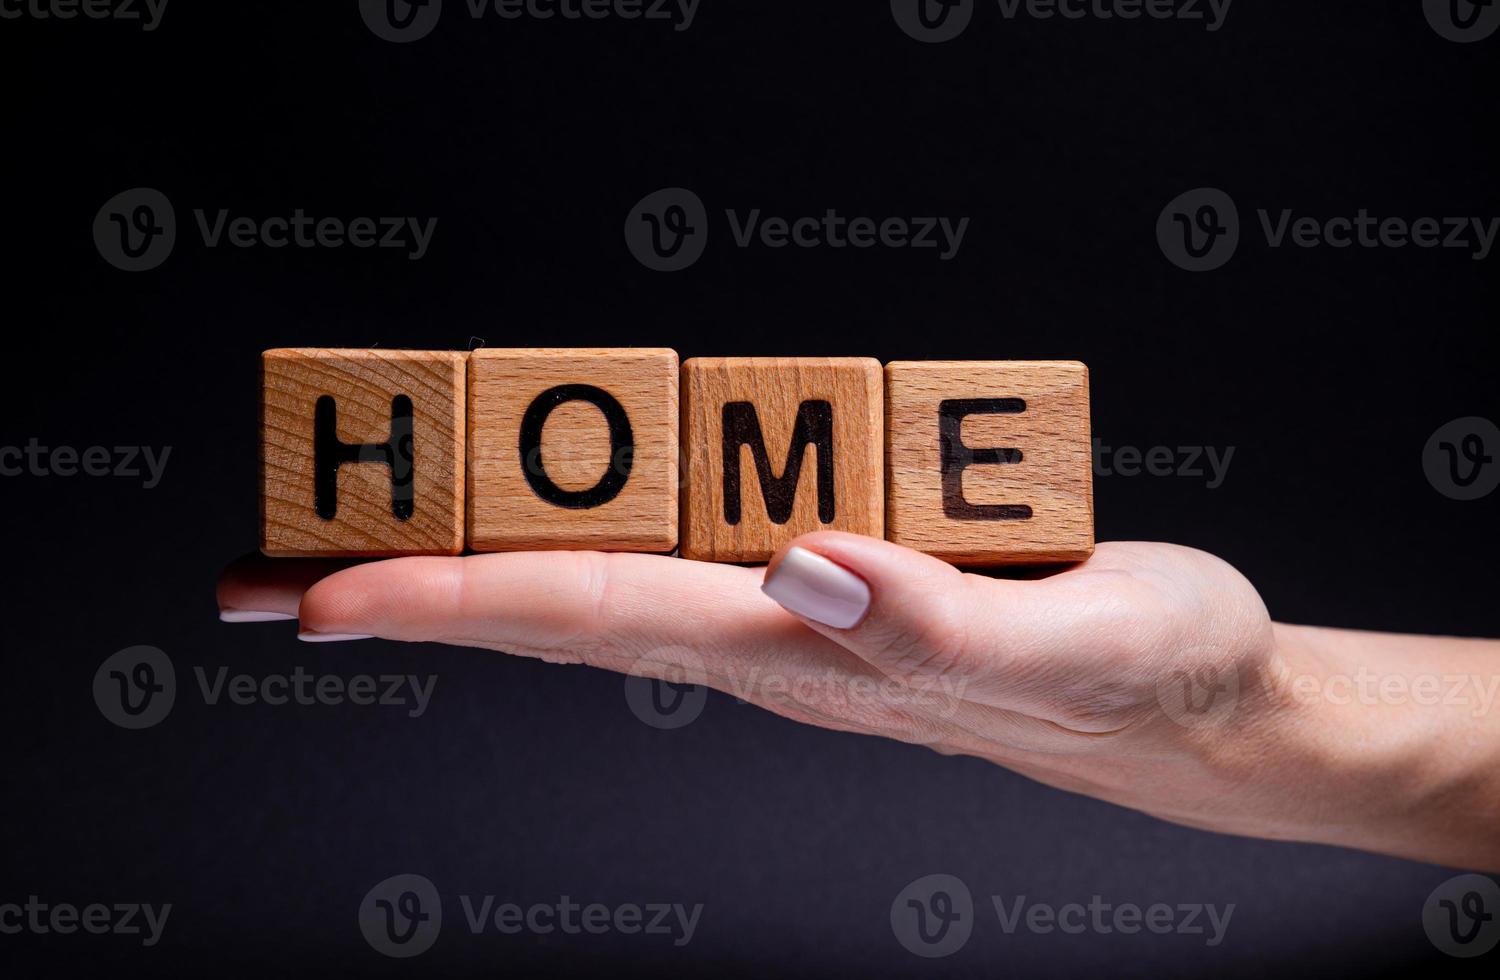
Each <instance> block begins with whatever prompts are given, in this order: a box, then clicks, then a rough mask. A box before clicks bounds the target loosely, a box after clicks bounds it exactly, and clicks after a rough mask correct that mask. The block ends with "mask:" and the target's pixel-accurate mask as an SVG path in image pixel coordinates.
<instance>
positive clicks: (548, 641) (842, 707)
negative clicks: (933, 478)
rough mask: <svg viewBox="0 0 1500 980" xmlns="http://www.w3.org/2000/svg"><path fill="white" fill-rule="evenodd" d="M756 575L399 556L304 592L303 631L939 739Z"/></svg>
mask: <svg viewBox="0 0 1500 980" xmlns="http://www.w3.org/2000/svg"><path fill="white" fill-rule="evenodd" d="M760 577H761V576H760V571H759V569H750V568H740V567H736V566H731V565H718V564H711V563H706V562H693V561H685V560H682V559H676V558H665V557H661V556H652V555H625V554H611V555H606V554H598V553H592V552H518V553H507V554H490V555H473V556H470V557H466V558H396V559H390V560H387V561H381V562H376V563H372V564H368V565H361V566H359V567H355V568H350V569H347V570H345V571H342V572H339V573H337V574H335V575H332V576H330V577H328V578H326V579H324V580H322V581H320V582H318V583H317V584H316V585H314V586H313V587H312V588H311V589H309V590H308V592H307V594H306V595H305V596H304V597H303V600H302V604H301V608H300V617H301V620H302V628H303V631H304V632H303V633H302V637H303V638H304V639H310V640H316V639H319V638H321V637H322V636H325V635H332V636H334V637H339V638H343V637H348V636H351V635H352V636H378V637H383V638H386V639H393V640H406V641H437V642H443V643H452V644H457V645H461V646H473V647H482V648H486V649H492V650H500V651H503V652H506V653H512V654H517V655H520V656H527V657H534V658H537V659H542V660H546V661H549V662H553V663H583V664H588V665H590V666H595V667H602V668H605V669H609V670H614V671H618V672H620V673H626V674H635V675H639V676H647V677H656V678H660V679H663V680H669V681H673V682H677V683H690V684H704V685H706V686H709V687H712V688H714V689H716V690H720V691H723V692H726V693H728V694H731V695H733V696H734V697H737V698H740V699H741V700H744V701H748V702H751V703H754V704H757V705H760V706H761V707H764V708H768V709H769V710H772V711H774V712H776V713H778V714H781V715H784V716H786V717H790V718H793V719H795V720H797V721H802V722H805V723H809V724H815V725H819V726H822V727H825V728H833V729H836V730H840V731H852V732H860V733H865V734H880V735H885V736H887V737H893V738H900V739H903V740H907V741H921V742H924V743H926V742H931V741H933V740H934V739H935V738H936V737H937V731H938V727H939V723H938V721H936V720H934V719H933V718H932V717H930V713H929V712H927V711H926V710H925V705H924V704H923V703H919V702H917V701H915V700H914V699H912V698H909V697H905V698H902V697H897V698H886V697H884V696H883V695H884V693H885V692H884V691H883V690H882V689H881V687H880V684H881V682H888V679H887V678H885V677H884V675H882V674H880V673H879V672H878V671H875V670H874V669H873V668H871V667H870V666H869V665H868V664H866V663H864V662H863V661H861V660H860V659H859V658H858V657H856V656H854V655H853V654H851V653H850V652H849V651H847V650H845V649H843V648H842V647H840V646H839V645H838V644H836V643H833V642H831V641H829V640H827V639H826V638H824V637H821V636H819V635H818V634H816V633H814V632H812V631H810V630H808V629H807V628H806V627H805V626H804V625H803V624H802V623H800V622H798V621H797V620H796V619H795V618H794V617H792V616H789V615H787V613H786V612H785V611H784V610H783V609H781V608H780V607H779V606H778V605H777V604H776V603H774V602H772V601H771V600H770V599H768V598H767V597H766V596H765V595H763V594H762V593H761V591H760V588H759V585H760Z"/></svg>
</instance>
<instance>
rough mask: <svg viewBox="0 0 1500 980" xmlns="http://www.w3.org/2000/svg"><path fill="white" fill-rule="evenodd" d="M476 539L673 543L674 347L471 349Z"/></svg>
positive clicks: (528, 545) (544, 543)
mask: <svg viewBox="0 0 1500 980" xmlns="http://www.w3.org/2000/svg"><path fill="white" fill-rule="evenodd" d="M469 425H470V430H469V547H471V548H473V549H474V550H475V551H515V550H541V549H549V548H592V549H599V550H603V551H661V552H666V551H671V550H672V549H673V548H675V547H677V487H678V483H679V478H678V452H677V352H676V351H673V350H668V349H665V348H603V349H598V348H579V349H571V350H569V349H559V348H533V349H515V350H504V349H496V350H477V351H474V352H473V353H472V354H470V355H469Z"/></svg>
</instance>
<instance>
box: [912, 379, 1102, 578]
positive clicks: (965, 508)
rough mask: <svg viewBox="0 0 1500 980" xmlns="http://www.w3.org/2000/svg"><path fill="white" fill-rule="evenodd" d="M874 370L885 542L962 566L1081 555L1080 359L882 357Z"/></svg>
mask: <svg viewBox="0 0 1500 980" xmlns="http://www.w3.org/2000/svg"><path fill="white" fill-rule="evenodd" d="M885 377H886V484H887V485H886V491H887V500H888V502H889V506H888V509H887V511H886V535H887V537H888V538H889V539H890V540H891V541H894V542H896V543H897V544H900V545H905V546H906V547H908V548H914V549H916V550H917V551H923V552H926V553H927V554H930V555H935V556H936V557H938V558H942V559H944V560H946V561H950V562H953V563H954V564H956V565H969V566H989V565H1022V564H1030V565H1041V564H1052V563H1062V562H1075V561H1082V560H1083V559H1085V558H1087V557H1088V556H1089V555H1091V554H1093V552H1094V495H1093V486H1094V484H1093V451H1092V442H1091V435H1090V431H1089V373H1088V368H1087V367H1085V366H1084V365H1083V364H1080V363H1078V362H1077V361H892V362H891V363H890V364H887V365H886V368H885Z"/></svg>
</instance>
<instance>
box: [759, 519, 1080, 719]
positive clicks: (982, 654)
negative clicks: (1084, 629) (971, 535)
mask: <svg viewBox="0 0 1500 980" xmlns="http://www.w3.org/2000/svg"><path fill="white" fill-rule="evenodd" d="M761 590H762V591H763V592H765V594H766V595H768V596H770V597H771V598H772V599H774V600H776V602H778V603H780V604H781V606H782V608H784V609H786V610H787V611H788V612H790V613H792V614H793V615H795V616H797V617H798V618H800V619H801V620H802V621H803V622H804V623H806V624H807V625H808V626H809V627H811V628H812V629H814V630H816V631H818V632H819V633H821V634H823V635H824V636H826V637H828V638H829V639H831V640H833V641H834V642H836V643H838V644H839V645H841V646H843V647H845V648H846V649H848V650H850V651H851V652H853V653H854V654H856V655H857V656H859V657H860V658H861V659H863V660H865V661H866V662H868V663H870V664H871V665H872V666H874V667H876V668H877V669H879V670H880V671H881V672H883V673H885V674H886V675H887V676H890V677H893V678H896V679H898V680H901V681H904V682H906V683H908V684H911V685H913V686H929V685H931V684H933V683H935V682H942V683H943V684H945V685H946V684H954V685H961V691H960V692H959V696H961V697H962V698H963V699H965V700H969V701H975V702H978V703H982V704H989V705H991V706H993V707H997V708H1004V709H1008V710H1012V711H1020V712H1024V713H1026V714H1029V715H1032V716H1034V717H1042V718H1053V717H1054V716H1055V715H1059V714H1063V715H1066V714H1068V713H1067V712H1066V711H1065V710H1064V711H1062V712H1059V711H1058V707H1059V706H1058V704H1057V691H1058V689H1059V688H1060V687H1061V688H1064V689H1065V688H1067V687H1069V686H1071V685H1070V684H1069V682H1068V678H1067V673H1068V671H1069V666H1068V665H1069V662H1070V660H1071V659H1072V658H1071V657H1070V656H1069V653H1070V650H1069V646H1070V644H1071V643H1072V642H1073V641H1074V640H1075V639H1076V638H1077V637H1078V631H1077V626H1078V625H1079V624H1078V623H1076V622H1075V620H1076V619H1078V618H1079V617H1080V616H1081V615H1083V613H1082V612H1081V611H1080V609H1079V604H1077V603H1075V602H1069V601H1065V597H1064V596H1060V595H1057V594H1056V592H1055V590H1049V589H1048V588H1047V582H1046V581H1045V580H1043V581H1037V582H1026V581H1009V580H1004V579H991V578H987V577H983V576H978V575H967V574H964V573H963V572H960V571H959V570H958V569H956V568H954V567H953V566H952V565H949V564H947V563H946V562H943V561H940V560H939V559H937V558H933V557H931V556H930V555H924V554H921V553H920V552H916V551H912V550H911V549H909V548H903V547H901V546H899V545H895V544H891V543H890V542H888V541H881V540H879V539H877V538H870V537H864V536H862V535H856V534H845V533H842V532H837V531H819V532H816V533H813V534H806V535H803V536H801V537H799V538H797V539H796V540H795V541H793V542H792V543H791V544H790V545H788V546H786V547H785V548H783V549H782V550H781V551H780V552H778V553H777V555H776V556H775V558H774V559H773V560H772V563H771V565H770V566H769V567H768V568H767V569H766V578H765V582H764V584H762V586H761Z"/></svg>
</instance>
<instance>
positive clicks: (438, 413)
mask: <svg viewBox="0 0 1500 980" xmlns="http://www.w3.org/2000/svg"><path fill="white" fill-rule="evenodd" d="M465 357H466V355H464V354H461V353H455V352H451V351H398V350H325V349H318V348H310V349H303V350H270V351H266V352H265V354H264V355H262V360H261V376H262V397H263V401H262V405H261V473H260V491H261V492H260V505H261V506H260V513H261V523H260V527H261V531H260V547H261V551H263V552H265V553H266V554H267V555H272V556H277V557H281V556H298V555H307V556H312V555H320V556H341V555H342V556H386V555H456V554H458V553H459V552H460V551H462V550H463V544H464V360H465Z"/></svg>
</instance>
